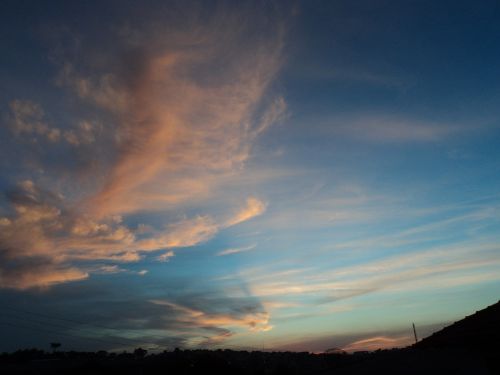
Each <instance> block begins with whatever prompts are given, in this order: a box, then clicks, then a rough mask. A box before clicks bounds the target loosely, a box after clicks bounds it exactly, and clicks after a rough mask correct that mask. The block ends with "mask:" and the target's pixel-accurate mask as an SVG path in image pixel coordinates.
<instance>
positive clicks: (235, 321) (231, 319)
mask: <svg viewBox="0 0 500 375" xmlns="http://www.w3.org/2000/svg"><path fill="white" fill-rule="evenodd" d="M150 302H152V303H154V304H156V305H163V306H168V307H169V308H172V309H174V310H176V311H178V312H180V313H182V318H181V321H184V322H185V323H188V325H189V326H191V327H206V326H215V327H228V328H245V329H248V330H249V331H252V332H266V331H270V330H271V329H272V328H273V326H272V325H270V324H269V318H270V316H269V313H267V312H249V313H246V314H242V315H238V316H235V315H231V314H223V313H205V312H203V311H200V310H196V309H193V308H190V307H186V306H182V305H179V304H176V303H172V302H170V301H165V300H152V301H150Z"/></svg>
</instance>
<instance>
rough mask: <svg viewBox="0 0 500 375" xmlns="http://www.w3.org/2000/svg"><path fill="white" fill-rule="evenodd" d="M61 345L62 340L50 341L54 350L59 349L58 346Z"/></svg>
mask: <svg viewBox="0 0 500 375" xmlns="http://www.w3.org/2000/svg"><path fill="white" fill-rule="evenodd" d="M60 346H61V343H60V342H51V343H50V347H51V348H52V351H53V352H56V351H57V348H59V347H60Z"/></svg>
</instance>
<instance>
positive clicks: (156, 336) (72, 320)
mask: <svg viewBox="0 0 500 375" xmlns="http://www.w3.org/2000/svg"><path fill="white" fill-rule="evenodd" d="M2 308H4V309H8V310H11V311H14V312H20V313H23V314H29V315H33V316H39V317H42V318H45V319H53V320H60V321H64V322H68V323H73V324H81V325H86V326H90V327H94V328H100V329H105V330H114V331H120V329H118V328H112V327H106V326H103V325H99V324H95V323H87V322H83V321H79V320H75V319H68V318H61V317H55V316H50V315H47V314H43V313H38V312H32V311H27V310H21V309H19V308H13V307H11V306H5V305H4V306H2ZM64 328H68V327H64ZM69 328H72V329H75V327H69ZM76 329H78V328H76ZM148 337H151V338H156V339H158V340H164V339H166V338H167V337H165V336H159V335H148ZM126 339H127V340H131V341H134V339H132V338H126ZM135 341H137V340H135ZM137 342H138V341H137ZM143 344H144V343H143Z"/></svg>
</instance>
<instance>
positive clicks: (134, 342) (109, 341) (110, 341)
mask: <svg viewBox="0 0 500 375" xmlns="http://www.w3.org/2000/svg"><path fill="white" fill-rule="evenodd" d="M0 313H1V314H4V316H6V317H7V318H10V319H18V320H23V323H25V321H24V319H23V318H21V317H18V316H11V315H5V312H0ZM2 323H5V324H8V322H2ZM29 323H34V324H39V325H43V326H45V327H46V326H51V327H53V328H57V329H62V330H64V331H63V332H61V331H57V332H56V331H54V330H50V331H49V330H48V329H46V328H40V327H27V326H22V325H19V324H18V323H14V324H12V325H13V326H16V325H17V326H19V327H22V328H28V329H34V330H38V331H45V332H49V333H52V334H58V335H70V336H73V337H78V338H81V339H86V340H93V341H96V340H97V341H101V342H104V343H107V344H112V345H119V346H125V347H130V346H141V345H145V344H147V342H145V341H138V340H133V339H129V338H125V339H126V340H127V341H129V342H128V343H124V342H121V341H117V340H115V339H107V338H102V337H100V338H97V337H94V338H91V337H87V336H82V335H80V334H77V333H71V332H68V330H69V331H81V332H85V329H84V328H78V327H68V326H66V325H62V324H57V323H53V322H46V321H40V320H34V319H31V320H30V321H29Z"/></svg>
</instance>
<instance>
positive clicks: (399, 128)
mask: <svg viewBox="0 0 500 375" xmlns="http://www.w3.org/2000/svg"><path fill="white" fill-rule="evenodd" d="M333 123H334V132H335V133H336V134H338V135H340V136H344V137H347V138H351V139H355V140H358V141H359V140H361V141H368V142H375V143H401V142H404V143H406V142H435V141H440V140H442V139H445V138H447V137H450V136H453V135H455V134H459V133H462V132H464V131H467V130H468V128H467V127H466V126H464V125H462V124H449V123H439V122H432V121H421V120H415V119H412V118H405V117H397V116H384V115H377V114H374V115H366V116H363V117H359V118H345V119H338V120H333Z"/></svg>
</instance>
